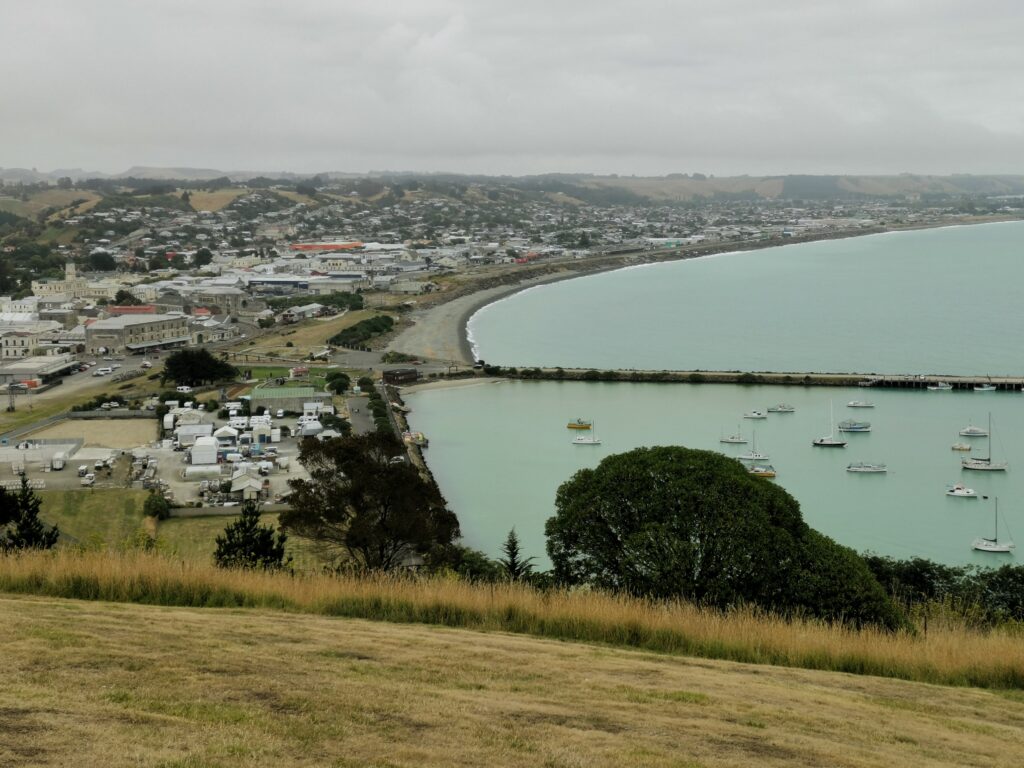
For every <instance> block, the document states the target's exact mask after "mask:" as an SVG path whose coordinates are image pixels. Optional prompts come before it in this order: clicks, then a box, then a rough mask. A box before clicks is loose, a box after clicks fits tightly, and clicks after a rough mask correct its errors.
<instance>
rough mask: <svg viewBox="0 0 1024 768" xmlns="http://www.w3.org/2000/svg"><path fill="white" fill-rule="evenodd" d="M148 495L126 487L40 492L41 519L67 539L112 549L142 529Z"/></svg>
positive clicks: (146, 492)
mask: <svg viewBox="0 0 1024 768" xmlns="http://www.w3.org/2000/svg"><path fill="white" fill-rule="evenodd" d="M148 494H149V492H148V491H143V490H134V489H128V488H109V489H108V488H93V489H77V488H76V489H74V490H70V491H40V492H39V498H40V499H41V500H42V507H41V510H40V516H41V517H42V519H43V520H45V521H46V522H47V523H49V524H51V525H56V526H57V527H58V528H60V532H61V535H62V536H63V537H67V539H70V540H73V541H77V542H79V543H82V544H88V543H93V542H99V543H103V544H106V545H108V546H115V545H117V544H119V543H121V542H122V541H124V540H125V539H128V538H131V537H132V536H133V535H135V533H136V532H138V530H139V529H140V528H141V527H142V520H143V518H144V515H143V513H142V505H143V504H144V503H145V501H146V496H147V495H148Z"/></svg>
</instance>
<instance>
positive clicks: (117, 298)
mask: <svg viewBox="0 0 1024 768" xmlns="http://www.w3.org/2000/svg"><path fill="white" fill-rule="evenodd" d="M141 303H142V301H141V300H140V299H139V298H138V297H137V296H136V295H135V294H134V293H132V292H131V291H126V290H125V289H124V288H122V289H121V290H119V291H118V292H117V293H116V294H114V304H116V305H117V306H119V307H134V306H138V305H139V304H141Z"/></svg>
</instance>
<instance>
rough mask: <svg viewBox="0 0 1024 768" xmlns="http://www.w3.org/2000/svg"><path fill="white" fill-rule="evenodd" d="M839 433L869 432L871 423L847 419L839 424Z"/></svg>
mask: <svg viewBox="0 0 1024 768" xmlns="http://www.w3.org/2000/svg"><path fill="white" fill-rule="evenodd" d="M839 431H840V432H870V431H871V422H870V421H854V420H853V419H847V420H846V421H840V422H839Z"/></svg>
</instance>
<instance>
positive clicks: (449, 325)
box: [0, 178, 1022, 546]
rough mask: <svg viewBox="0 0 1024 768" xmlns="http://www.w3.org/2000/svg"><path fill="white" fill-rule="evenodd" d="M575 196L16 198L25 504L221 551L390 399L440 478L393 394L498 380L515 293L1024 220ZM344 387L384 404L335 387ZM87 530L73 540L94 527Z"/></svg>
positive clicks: (469, 190) (5, 283) (892, 207)
mask: <svg viewBox="0 0 1024 768" xmlns="http://www.w3.org/2000/svg"><path fill="white" fill-rule="evenodd" d="M225 183H229V184H230V185H229V186H226V187H225V186H221V185H223V184H225ZM566 189H567V187H566V185H564V184H556V185H553V187H552V189H544V188H542V187H537V186H536V185H533V186H519V187H516V186H511V185H509V184H505V183H501V182H500V181H497V180H491V181H484V182H481V181H465V182H458V183H457V182H452V181H443V182H442V181H438V180H432V179H426V180H409V179H403V180H390V181H388V183H384V182H382V181H380V180H376V179H361V180H355V181H353V180H340V181H335V182H331V181H325V180H322V179H316V180H305V181H299V182H294V181H291V182H288V181H284V180H281V181H278V182H272V181H270V180H258V181H256V182H249V183H248V184H241V183H232V182H227V181H226V180H225V181H215V182H212V183H206V182H203V183H196V182H177V183H174V184H172V183H169V182H166V181H159V182H155V181H152V180H129V181H125V182H117V183H114V182H111V181H103V182H102V183H96V184H91V183H89V182H83V183H78V182H72V181H71V180H70V179H66V178H64V179H59V180H57V181H56V182H42V181H37V182H34V183H24V182H8V183H7V184H6V185H5V186H4V187H3V188H2V191H0V205H2V207H0V211H6V212H7V213H6V215H5V216H4V218H3V220H2V229H0V233H2V238H0V267H2V269H0V289H2V291H3V295H2V296H0V344H2V359H0V388H2V391H0V395H2V396H3V398H4V401H5V403H6V410H5V412H4V413H3V414H0V433H2V434H0V440H2V445H0V473H6V474H7V477H8V478H10V479H8V480H5V481H4V485H5V487H10V488H11V489H12V490H13V489H15V488H16V487H17V485H18V483H19V482H20V477H22V476H24V477H26V478H27V479H28V480H29V481H30V483H31V484H32V486H33V487H34V488H37V489H39V490H40V491H43V492H47V493H62V494H65V496H62V497H61V501H60V503H61V504H62V505H63V506H64V507H65V508H68V501H67V496H66V494H80V493H81V492H82V491H89V490H94V489H104V488H106V489H108V490H111V489H114V488H121V489H135V490H137V491H147V492H148V491H157V492H158V493H159V494H160V495H161V496H163V497H164V498H165V499H166V501H167V502H168V504H169V505H170V507H171V508H172V510H173V515H174V516H175V517H177V518H188V519H189V520H190V521H191V525H190V524H189V522H188V521H177V522H178V524H177V525H174V524H171V525H164V526H162V530H161V535H164V536H167V535H170V536H171V537H172V538H175V537H177V538H176V540H178V541H179V543H181V544H182V546H193V542H194V541H195V539H196V536H197V535H198V537H199V538H200V539H202V537H203V536H204V535H205V536H207V538H208V533H209V529H208V528H207V529H203V528H201V527H200V526H197V525H196V520H201V519H202V516H203V515H215V514H225V513H230V512H231V510H230V509H228V510H224V509H223V508H224V507H229V508H230V507H232V506H235V505H237V504H240V503H242V502H244V501H246V500H247V499H256V500H259V501H260V502H262V503H263V504H265V505H266V507H265V508H266V509H267V510H269V511H273V510H275V509H279V508H280V509H283V508H286V507H287V503H286V502H287V496H288V493H289V485H288V481H289V480H291V479H295V478H298V477H303V476H304V475H303V472H304V470H303V467H302V466H301V464H300V463H299V462H298V461H297V459H298V448H299V443H300V442H301V440H302V439H303V438H305V437H309V436H316V437H320V438H327V437H332V436H336V435H339V434H348V433H349V432H355V433H356V434H359V433H365V432H368V431H371V430H373V429H374V428H375V426H379V425H375V422H374V419H373V417H372V416H371V414H370V413H369V411H370V410H371V408H369V407H368V406H369V405H370V403H369V402H368V401H367V397H368V396H371V395H372V394H373V393H374V392H375V391H376V389H377V388H378V387H381V392H385V393H386V395H387V397H386V399H387V400H388V401H389V402H390V403H391V405H390V406H389V407H388V409H387V418H389V419H391V420H392V422H391V423H392V427H393V428H394V429H395V430H397V431H398V432H399V433H401V434H404V436H405V438H406V443H407V446H408V451H409V455H408V457H407V459H406V460H408V461H413V462H415V463H416V464H417V465H418V466H419V467H420V468H421V469H422V470H423V471H424V472H426V471H427V469H426V465H425V464H424V463H423V461H422V457H421V456H420V453H419V452H420V450H421V448H422V447H423V445H424V444H425V443H426V439H427V438H426V437H424V436H423V435H420V434H418V433H415V432H411V431H409V429H408V426H407V425H406V424H405V423H404V416H403V413H402V408H401V405H400V402H396V401H400V399H401V398H400V396H399V395H398V392H397V390H395V389H394V388H393V387H389V386H388V385H389V384H390V385H398V384H403V385H404V384H409V383H414V382H416V381H418V380H425V379H435V378H443V377H449V376H452V375H456V376H458V375H466V374H471V373H481V372H483V371H479V370H478V371H473V368H474V367H475V368H477V369H481V368H484V367H485V366H484V364H482V363H480V362H478V361H476V360H475V359H474V356H473V354H472V350H470V349H469V348H468V345H467V343H466V338H465V323H466V320H467V318H468V316H469V315H470V314H471V313H472V312H473V311H474V310H475V309H476V308H478V307H479V306H481V305H482V304H483V303H486V302H487V301H492V300H494V299H495V298H497V297H500V296H502V295H506V294H507V293H509V292H512V291H515V290H518V289H520V288H522V287H524V286H527V285H531V284H537V283H539V282H544V281H547V280H551V279H561V278H563V277H567V276H572V275H576V274H583V273H586V272H589V271H593V270H606V269H613V268H616V267H620V266H623V265H628V264H635V263H643V262H646V261H653V260H667V259H676V258H688V257H693V256H699V255H702V254H705V253H713V252H718V251H723V250H734V249H749V248H760V247H765V246H768V245H776V244H782V243H786V242H796V241H805V240H814V239H821V238H829V237H844V236H851V235H856V234H863V233H868V232H878V231H885V230H886V229H894V228H914V227H930V226H939V225H943V224H949V223H956V222H963V221H970V220H996V219H1000V218H1014V217H1018V216H1020V215H1021V212H1022V208H1021V205H1022V202H1021V198H1020V197H1019V196H1018V197H1013V196H1012V195H1010V196H1006V195H984V196H975V197H972V198H970V199H965V198H957V199H945V200H943V201H941V204H940V203H938V202H935V201H932V202H928V201H923V200H922V199H921V198H920V196H915V195H911V196H901V197H898V198H875V199H861V200H857V201H836V200H817V201H815V200H801V201H794V200H789V199H777V200H776V199H765V198H758V199H743V200H729V199H725V200H720V199H691V200H688V201H686V202H685V204H681V203H679V202H675V203H670V202H666V201H664V200H660V201H656V200H643V201H639V200H637V199H633V196H631V195H630V194H626V193H625V192H623V191H621V190H620V192H619V193H618V196H619V197H622V198H624V200H616V199H614V198H615V197H616V195H615V194H612V193H610V192H609V191H608V190H605V191H603V192H602V193H601V196H599V197H603V198H606V200H605V201H603V202H602V201H600V200H595V201H590V202H588V201H586V200H585V199H583V198H585V197H586V196H587V195H588V194H589V193H590V192H592V190H590V191H589V192H588V189H587V188H585V187H582V186H581V187H577V188H575V189H569V190H568V191H570V192H573V193H574V195H570V194H567V191H566ZM11 211H16V212H17V213H11ZM195 349H204V350H207V351H209V352H210V353H211V354H212V355H213V356H214V357H216V358H217V359H220V360H223V361H225V362H227V363H229V364H230V365H232V366H235V368H236V370H238V371H239V375H238V377H237V380H236V381H234V382H233V383H232V384H230V385H226V384H223V383H222V384H219V385H218V386H216V387H214V386H205V387H195V388H193V387H192V386H189V385H187V384H179V385H178V386H177V387H176V388H175V386H174V385H175V384H178V382H176V381H175V380H174V378H173V377H168V376H167V375H166V371H165V370H164V367H163V366H164V363H165V362H166V361H167V360H168V358H169V357H170V356H171V355H173V354H174V353H175V352H176V351H180V350H195ZM494 370H495V369H494V368H493V366H490V365H488V366H486V372H488V373H493V372H494ZM527 373H528V372H527ZM537 375H538V376H539V375H541V372H540V371H538V372H537ZM559 375H562V374H561V373H560V374H559ZM339 376H341V377H344V379H345V380H346V381H347V382H355V381H356V380H358V381H359V382H361V383H362V384H363V388H361V387H360V386H359V385H356V384H353V385H352V386H351V387H346V386H342V387H338V386H332V381H334V382H335V383H336V381H337V377H339ZM332 377H334V378H333V379H332ZM378 416H379V412H378ZM72 506H74V505H72ZM78 522H79V523H80V522H81V521H78ZM65 523H66V524H65V531H66V532H67V533H68V535H74V533H75V532H76V531H75V526H76V521H70V520H69V521H65ZM190 529H195V530H190ZM196 530H198V531H199V533H198V534H197V533H196ZM89 532H90V529H89V527H88V526H85V527H82V528H81V530H80V531H78V533H79V534H81V535H82V536H87V535H88V534H89ZM196 546H199V545H198V544H196Z"/></svg>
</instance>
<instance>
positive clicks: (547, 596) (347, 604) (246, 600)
mask: <svg viewBox="0 0 1024 768" xmlns="http://www.w3.org/2000/svg"><path fill="white" fill-rule="evenodd" d="M0 591H5V592H10V593H22V594H33V595H46V596H50V597H62V598H74V599H80V600H106V601H112V602H132V603H148V604H153V605H169V606H190V607H196V608H224V607H232V608H237V607H242V608H269V609H274V610H284V611H296V612H304V613H313V614H320V615H324V616H339V617H349V618H361V619H372V620H378V621H391V622H402V623H424V624H436V625H443V626H447V627H462V628H467V629H476V630H492V631H504V632H516V633H522V634H528V635H535V636H539V637H548V638H557V639H561V640H576V641H584V642H594V643H607V644H610V645H618V646H627V647H631V648H640V649H644V650H649V651H657V652H662V653H673V654H685V655H693V656H703V657H707V658H715V659H726V660H730V661H737V662H746V663H755V664H777V665H783V666H790V667H803V668H807V669H819V670H831V671H837V672H849V673H853V674H858V675H881V676H886V677H894V678H900V679H905V680H915V681H920V682H929V683H939V684H946V685H973V686H981V687H991V688H1024V638H1022V636H1021V633H1020V632H1019V631H1014V629H1013V628H1011V627H1007V628H996V629H989V630H982V629H978V628H973V627H971V626H968V625H967V623H966V622H965V623H960V624H957V623H956V622H954V621H945V622H938V626H935V627H932V628H930V629H929V631H928V632H927V633H917V634H913V635H912V634H908V633H886V632H884V631H881V630H873V629H862V630H854V629H850V628H847V627H843V626H840V625H835V624H828V623H825V622H821V621H815V620H795V619H784V618H780V617H778V616H775V615H772V614H768V613H766V612H764V611H761V610H758V609H755V608H740V609H735V610H731V611H725V612H723V611H719V610H714V609H710V608H704V607H700V606H696V605H693V604H691V603H686V602H682V601H679V602H670V603H666V602H656V601H650V600H643V599H637V598H632V597H626V596H621V595H613V594H607V593H603V592H576V591H549V592H539V591H536V590H534V589H531V588H530V587H527V586H523V585H520V584H493V585H491V584H488V585H477V584H470V583H466V582H462V581H457V580H452V579H447V578H440V577H439V578H410V577H401V576H387V575H371V576H328V575H301V576H292V575H288V574H284V573H276V574H275V573H265V572H252V571H230V570H221V569H218V568H215V567H213V566H212V565H203V564H196V563H186V562H182V561H178V560H174V559H171V558H170V557H168V556H166V555H162V554H159V553H152V552H125V553H110V552H106V553H104V552H89V551H74V550H59V551H56V552H28V553H24V554H19V555H10V556H7V557H0Z"/></svg>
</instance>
